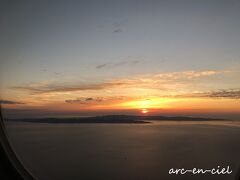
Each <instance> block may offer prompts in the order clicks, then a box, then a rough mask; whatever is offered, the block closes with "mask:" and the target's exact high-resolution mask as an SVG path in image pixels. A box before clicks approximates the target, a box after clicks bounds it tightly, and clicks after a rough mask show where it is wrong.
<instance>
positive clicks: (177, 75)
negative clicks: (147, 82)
mask: <svg viewBox="0 0 240 180" xmlns="http://www.w3.org/2000/svg"><path fill="white" fill-rule="evenodd" d="M227 72H229V71H216V70H206V71H181V72H170V73H160V74H156V75H155V76H154V77H155V78H159V79H167V80H178V79H196V78H201V77H208V76H213V75H217V74H223V73H227Z"/></svg>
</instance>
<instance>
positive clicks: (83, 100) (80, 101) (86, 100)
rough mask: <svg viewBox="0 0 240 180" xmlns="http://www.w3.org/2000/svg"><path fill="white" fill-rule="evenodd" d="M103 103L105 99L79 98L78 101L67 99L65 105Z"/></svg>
mask: <svg viewBox="0 0 240 180" xmlns="http://www.w3.org/2000/svg"><path fill="white" fill-rule="evenodd" d="M101 101H103V98H99V97H97V98H91V97H87V98H84V97H83V98H77V99H67V100H65V103H69V104H89V103H92V102H101Z"/></svg>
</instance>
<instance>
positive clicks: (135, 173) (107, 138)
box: [7, 121, 240, 180]
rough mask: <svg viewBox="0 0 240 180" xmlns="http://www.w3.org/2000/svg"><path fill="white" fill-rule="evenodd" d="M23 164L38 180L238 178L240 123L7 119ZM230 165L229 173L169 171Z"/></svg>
mask: <svg viewBox="0 0 240 180" xmlns="http://www.w3.org/2000/svg"><path fill="white" fill-rule="evenodd" d="M7 128H8V132H9V138H10V140H11V143H12V146H13V147H14V149H15V151H16V152H17V154H18V156H19V157H20V159H21V160H22V161H23V163H24V165H25V166H26V167H27V168H28V169H29V170H30V171H31V172H32V173H33V174H34V176H35V177H37V178H38V179H40V180H55V179H56V180H62V179H64V180H75V179H84V180H86V179H93V180H94V179H105V180H108V179H109V180H148V179H149V180H152V179H153V180H155V179H157V180H159V179H160V180H168V179H201V180H202V179H237V176H239V174H238V171H239V168H240V123H239V122H167V121H161V122H156V123H151V124H38V123H8V124H7ZM228 165H229V166H230V167H231V169H232V170H233V173H232V174H231V175H215V176H214V175H189V174H188V175H168V171H169V169H170V168H193V167H197V168H216V167H217V166H222V167H223V166H228Z"/></svg>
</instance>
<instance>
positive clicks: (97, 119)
mask: <svg viewBox="0 0 240 180" xmlns="http://www.w3.org/2000/svg"><path fill="white" fill-rule="evenodd" d="M223 120H226V119H215V118H201V117H187V116H134V115H105V116H94V117H75V118H21V119H20V118H19V119H7V121H13V122H31V123H52V124H61V123H64V124H68V123H69V124H74V123H76V124H79V123H137V124H144V123H151V122H149V121H223Z"/></svg>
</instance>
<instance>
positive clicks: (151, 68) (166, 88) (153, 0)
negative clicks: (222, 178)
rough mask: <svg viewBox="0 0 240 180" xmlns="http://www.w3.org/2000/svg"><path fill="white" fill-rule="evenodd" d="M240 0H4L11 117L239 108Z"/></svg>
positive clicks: (2, 34)
mask: <svg viewBox="0 0 240 180" xmlns="http://www.w3.org/2000/svg"><path fill="white" fill-rule="evenodd" d="M239 19H240V2H239V1H237V0H224V1H223V0H211V1H209V0H202V1H192V0H181V1H179V0H176V1H173V0H169V1H161V0H144V1H142V0H138V1H134V0H128V1H125V0H122V1H117V0H111V1H110V0H109V1H107V0H101V1H99V0H98V1H97V0H90V1H89V0H88V1H87V0H86V1H84V0H80V1H77V0H75V1H74V0H68V1H67V0H66V1H63V0H58V1H55V0H52V1H44V0H43V1H30V0H29V1H27V0H23V1H3V2H2V3H1V6H0V24H1V28H0V38H1V40H0V51H1V53H0V61H1V67H0V88H1V89H0V92H1V97H0V99H1V104H2V107H3V113H4V114H5V115H6V116H9V117H30V116H31V117H43V116H44V117H49V116H60V117H62V116H95V115H104V114H138V115H139V114H148V115H189V116H207V117H208V116H209V117H230V118H233V117H234V118H238V117H240V21H239Z"/></svg>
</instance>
